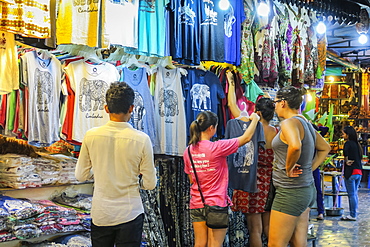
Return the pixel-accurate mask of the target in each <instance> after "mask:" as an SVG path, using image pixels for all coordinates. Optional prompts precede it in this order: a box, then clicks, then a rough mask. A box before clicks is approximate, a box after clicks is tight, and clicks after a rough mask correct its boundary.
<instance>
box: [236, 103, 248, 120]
mask: <svg viewBox="0 0 370 247" xmlns="http://www.w3.org/2000/svg"><path fill="white" fill-rule="evenodd" d="M242 105H243V106H244V109H243V110H242V111H241V112H240V115H239V117H237V118H236V119H241V118H243V117H246V118H249V113H248V111H247V104H246V103H245V102H242Z"/></svg>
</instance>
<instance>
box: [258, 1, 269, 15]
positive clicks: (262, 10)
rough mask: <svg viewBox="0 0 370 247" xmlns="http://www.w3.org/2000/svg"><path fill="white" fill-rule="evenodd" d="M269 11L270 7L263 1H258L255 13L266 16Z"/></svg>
mask: <svg viewBox="0 0 370 247" xmlns="http://www.w3.org/2000/svg"><path fill="white" fill-rule="evenodd" d="M269 12H270V7H269V6H268V5H267V4H266V3H265V2H260V4H259V5H258V7H257V14H258V15H260V16H265V17H266V16H268V15H269Z"/></svg>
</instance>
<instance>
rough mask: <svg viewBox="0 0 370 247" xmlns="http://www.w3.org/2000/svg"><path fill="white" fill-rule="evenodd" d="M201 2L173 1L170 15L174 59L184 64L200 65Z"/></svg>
mask: <svg viewBox="0 0 370 247" xmlns="http://www.w3.org/2000/svg"><path fill="white" fill-rule="evenodd" d="M200 1H201V0H173V1H171V10H172V11H171V13H170V22H169V23H171V25H170V34H171V39H170V49H171V56H172V59H174V60H176V61H177V62H179V63H182V64H190V65H194V64H199V63H200V48H199V27H200Z"/></svg>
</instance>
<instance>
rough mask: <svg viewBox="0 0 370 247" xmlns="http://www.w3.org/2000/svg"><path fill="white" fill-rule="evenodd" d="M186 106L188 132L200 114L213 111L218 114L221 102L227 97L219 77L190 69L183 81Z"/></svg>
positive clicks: (207, 72) (208, 72)
mask: <svg viewBox="0 0 370 247" xmlns="http://www.w3.org/2000/svg"><path fill="white" fill-rule="evenodd" d="M183 83H184V92H185V105H186V107H185V108H186V120H187V130H189V127H190V124H191V122H193V121H194V120H195V119H196V117H197V115H198V113H200V112H202V111H211V112H214V113H216V114H217V112H218V105H219V104H220V100H221V99H222V98H224V97H225V93H224V90H223V88H222V86H221V83H220V81H219V79H218V77H217V76H216V75H215V74H214V73H212V72H210V71H203V70H200V69H189V70H188V75H187V76H186V77H185V78H184V80H183Z"/></svg>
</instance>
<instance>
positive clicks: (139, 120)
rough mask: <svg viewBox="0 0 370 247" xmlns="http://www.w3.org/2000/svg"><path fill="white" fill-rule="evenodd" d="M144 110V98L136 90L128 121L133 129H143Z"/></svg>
mask: <svg viewBox="0 0 370 247" xmlns="http://www.w3.org/2000/svg"><path fill="white" fill-rule="evenodd" d="M145 115H146V110H145V107H144V100H143V97H142V96H141V94H140V93H139V92H138V91H135V100H134V110H133V112H132V114H131V119H130V123H131V124H132V126H134V128H135V129H137V130H140V131H144V122H143V120H144V117H145Z"/></svg>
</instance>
